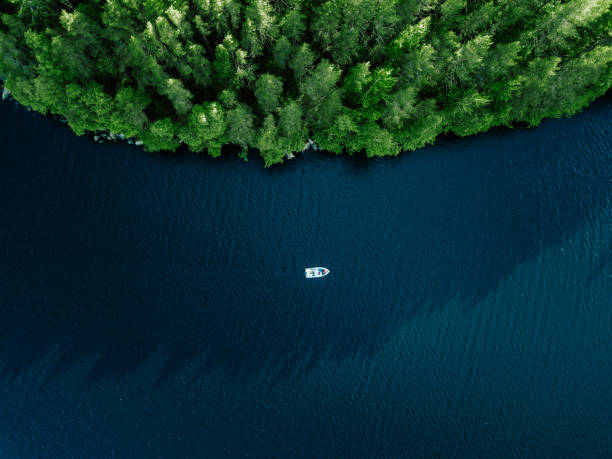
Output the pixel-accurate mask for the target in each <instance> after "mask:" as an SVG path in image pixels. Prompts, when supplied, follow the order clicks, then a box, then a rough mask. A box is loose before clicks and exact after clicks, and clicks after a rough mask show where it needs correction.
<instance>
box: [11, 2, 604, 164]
mask: <svg viewBox="0 0 612 459" xmlns="http://www.w3.org/2000/svg"><path fill="white" fill-rule="evenodd" d="M611 5H612V0H327V1H320V0H4V1H2V2H0V15H1V21H0V76H2V79H3V80H4V84H5V87H6V90H7V91H9V92H10V94H11V95H12V96H13V97H14V98H15V99H16V100H17V101H18V102H20V103H21V104H23V105H25V106H28V107H31V108H32V109H33V110H36V111H38V112H40V113H43V114H55V115H61V116H63V117H64V118H65V119H66V121H67V123H68V124H69V125H70V127H71V128H72V129H73V130H74V132H75V133H76V134H79V135H82V134H84V133H88V132H96V131H101V130H108V131H109V132H113V133H120V134H121V135H122V136H125V137H130V138H137V139H139V143H140V142H142V143H143V144H144V147H145V148H146V149H147V150H148V151H162V150H168V151H175V150H176V149H177V148H178V146H179V145H181V144H186V145H187V147H188V148H189V149H190V150H191V151H193V152H196V153H197V152H207V153H208V154H210V155H212V156H218V155H220V154H221V147H222V146H223V145H226V144H233V145H237V146H239V147H240V148H241V151H242V153H241V155H242V156H243V157H246V154H247V151H248V150H249V149H257V150H258V151H259V153H260V154H261V156H262V157H263V160H264V163H265V165H266V166H269V165H271V164H275V163H279V162H282V161H283V159H284V158H285V157H286V156H287V154H289V153H292V152H299V151H302V149H303V148H304V146H305V144H307V143H308V142H309V139H312V141H314V142H315V143H316V144H317V145H318V146H319V148H321V149H323V150H327V151H329V152H333V153H347V154H349V155H352V154H356V153H365V154H366V155H367V156H368V157H373V156H387V155H397V154H398V153H399V152H401V151H407V150H414V149H416V148H419V147H422V146H424V145H427V144H430V143H432V142H433V141H434V140H435V139H436V137H437V136H438V135H440V134H444V133H453V134H456V135H459V136H466V135H470V134H475V133H478V132H483V131H486V130H487V129H489V128H490V127H492V126H500V125H504V126H513V125H516V123H525V124H527V125H529V126H535V125H537V124H538V123H540V121H541V120H542V119H543V118H545V117H559V116H564V115H569V114H572V113H575V112H577V111H578V110H580V109H582V108H583V107H585V106H586V105H588V104H589V103H590V102H591V101H593V100H594V99H595V98H596V97H598V96H600V95H602V94H604V93H605V92H606V91H607V90H608V89H609V88H610V86H611V83H612V8H611Z"/></svg>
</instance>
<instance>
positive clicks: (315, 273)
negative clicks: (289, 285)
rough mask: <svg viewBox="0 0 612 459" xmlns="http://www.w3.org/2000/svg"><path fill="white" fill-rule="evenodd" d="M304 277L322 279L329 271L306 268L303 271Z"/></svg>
mask: <svg viewBox="0 0 612 459" xmlns="http://www.w3.org/2000/svg"><path fill="white" fill-rule="evenodd" d="M304 271H305V274H306V277H307V278H309V279H311V278H313V277H323V276H327V275H328V274H329V269H327V268H321V267H320V266H316V267H314V268H306V269H305V270H304Z"/></svg>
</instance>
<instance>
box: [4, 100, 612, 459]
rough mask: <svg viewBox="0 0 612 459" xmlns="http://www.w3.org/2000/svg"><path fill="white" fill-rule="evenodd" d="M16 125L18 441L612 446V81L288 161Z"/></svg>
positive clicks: (429, 453)
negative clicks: (501, 114)
mask: <svg viewBox="0 0 612 459" xmlns="http://www.w3.org/2000/svg"><path fill="white" fill-rule="evenodd" d="M0 122H1V125H2V127H3V129H2V131H3V133H2V142H1V143H0V302H1V303H0V457H10V458H13V457H15V458H25V457H52V458H55V457H87V458H97V457H100V458H107V457H120V458H124V457H125V458H134V457H237V456H238V457H243V456H249V457H330V456H336V457H351V458H353V457H373V456H385V457H406V456H414V457H423V456H426V457H450V456H453V457H474V456H480V457H496V458H501V457H516V456H517V455H520V456H533V457H610V456H612V141H611V139H612V95H610V94H609V95H608V96H606V97H604V98H602V99H600V100H598V101H596V102H595V103H594V104H593V105H592V106H591V107H590V108H589V109H587V110H585V111H584V112H583V113H581V114H579V115H577V116H575V117H573V118H571V119H558V120H548V121H546V122H544V123H543V125H542V126H540V127H538V128H535V129H524V128H518V129H515V130H507V129H495V130H493V131H491V132H489V133H487V134H484V135H480V136H476V137H470V138H467V139H456V138H446V139H442V140H440V141H439V142H437V143H436V144H435V145H434V146H432V147H428V148H425V149H421V150H419V151H417V152H413V153H410V154H405V155H402V156H400V157H398V158H393V159H385V160H373V161H366V160H364V159H363V158H349V157H336V156H328V155H323V154H320V153H316V152H312V151H310V152H307V153H305V154H304V155H301V156H299V157H298V158H296V159H295V160H292V161H291V162H288V163H287V164H286V165H284V166H282V167H279V168H272V169H264V168H263V167H262V163H261V162H260V161H259V160H258V159H256V157H255V156H254V155H252V156H251V160H250V161H249V162H248V163H244V162H242V161H241V160H240V159H238V158H237V157H236V156H235V154H228V155H226V156H225V157H223V158H221V159H217V160H214V159H211V158H208V157H206V156H197V155H189V154H179V155H177V156H172V157H165V156H161V155H150V154H146V153H144V152H142V151H141V150H139V149H137V148H135V147H132V146H129V145H120V144H114V145H110V144H105V145H96V144H94V143H93V142H92V141H91V140H90V139H89V138H86V137H76V136H74V135H73V134H72V133H71V132H70V131H69V129H68V128H67V127H66V126H64V125H62V124H60V123H59V122H57V121H54V120H49V119H46V118H43V117H42V116H40V115H36V114H33V113H29V112H26V111H24V110H22V109H18V108H16V107H14V106H13V105H12V104H10V103H3V104H0ZM230 153H231V152H230ZM308 266H327V267H329V268H330V269H331V273H330V274H329V275H328V276H327V277H325V278H322V279H311V280H307V279H305V278H304V271H303V270H304V268H305V267H308Z"/></svg>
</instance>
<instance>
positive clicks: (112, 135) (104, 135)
mask: <svg viewBox="0 0 612 459" xmlns="http://www.w3.org/2000/svg"><path fill="white" fill-rule="evenodd" d="M0 93H1V94H2V97H1V98H2V101H8V102H12V103H13V104H15V105H19V106H21V104H20V103H19V102H18V101H17V100H15V99H14V98H13V96H11V93H10V92H9V90H8V89H6V88H5V87H4V80H2V79H0ZM24 108H25V109H26V110H27V111H31V110H32V108H31V107H28V106H25V107H24ZM46 116H48V117H50V118H52V119H56V120H58V121H60V122H61V123H67V122H68V120H66V118H64V117H63V116H62V115H56V114H48V115H46ZM86 135H88V136H89V137H91V138H92V139H93V141H94V142H96V143H117V142H126V143H128V144H130V145H136V146H141V145H142V144H143V142H142V140H139V139H138V138H136V137H126V136H125V135H123V134H121V133H116V132H111V131H109V130H102V131H86ZM311 148H312V149H313V150H315V151H316V150H317V144H316V143H315V142H314V141H312V140H311V139H308V142H307V143H306V145H304V148H303V150H302V153H303V152H305V151H307V150H309V149H311ZM295 153H297V152H289V153H287V154H286V155H285V158H287V159H293V158H295Z"/></svg>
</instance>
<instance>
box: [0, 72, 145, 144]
mask: <svg viewBox="0 0 612 459" xmlns="http://www.w3.org/2000/svg"><path fill="white" fill-rule="evenodd" d="M0 93H1V94H2V96H1V99H2V101H6V102H12V103H13V104H14V105H18V106H21V104H20V103H19V102H18V101H17V100H15V98H14V97H13V96H11V93H10V92H9V90H8V89H7V88H5V87H4V80H2V79H0ZM24 108H25V109H26V111H28V112H29V111H31V110H32V108H31V107H28V106H24ZM46 116H48V117H49V118H52V119H55V120H58V121H59V122H60V123H67V122H68V120H67V119H66V118H64V117H63V116H62V115H56V114H53V113H51V114H48V115H46ZM86 134H87V135H88V136H89V137H91V138H92V139H93V140H94V142H96V143H108V142H126V143H128V144H130V145H137V146H140V145H142V141H141V140H139V139H138V138H136V137H126V136H124V135H123V134H121V133H116V132H110V131H109V130H103V131H87V132H86Z"/></svg>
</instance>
